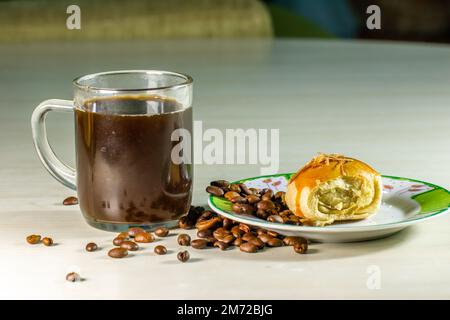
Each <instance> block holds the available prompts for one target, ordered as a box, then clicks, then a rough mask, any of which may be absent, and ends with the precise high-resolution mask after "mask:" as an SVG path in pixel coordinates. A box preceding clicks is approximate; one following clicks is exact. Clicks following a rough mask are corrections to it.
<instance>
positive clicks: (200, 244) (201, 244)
mask: <svg viewBox="0 0 450 320" xmlns="http://www.w3.org/2000/svg"><path fill="white" fill-rule="evenodd" d="M207 244H208V242H207V241H206V240H205V239H195V240H192V241H191V247H192V248H194V249H204V248H206V245H207Z"/></svg>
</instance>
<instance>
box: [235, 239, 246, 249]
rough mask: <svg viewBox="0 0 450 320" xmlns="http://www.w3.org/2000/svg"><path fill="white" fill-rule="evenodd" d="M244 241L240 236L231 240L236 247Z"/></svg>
mask: <svg viewBox="0 0 450 320" xmlns="http://www.w3.org/2000/svg"><path fill="white" fill-rule="evenodd" d="M244 242H245V241H244V240H242V238H236V239H234V241H233V244H234V245H235V246H237V247H239V246H240V245H241V244H243V243H244Z"/></svg>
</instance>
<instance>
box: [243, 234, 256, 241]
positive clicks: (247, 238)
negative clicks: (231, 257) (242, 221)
mask: <svg viewBox="0 0 450 320" xmlns="http://www.w3.org/2000/svg"><path fill="white" fill-rule="evenodd" d="M253 238H256V236H255V235H254V234H253V233H251V232H247V233H245V234H244V235H243V236H242V240H244V241H250V239H253Z"/></svg>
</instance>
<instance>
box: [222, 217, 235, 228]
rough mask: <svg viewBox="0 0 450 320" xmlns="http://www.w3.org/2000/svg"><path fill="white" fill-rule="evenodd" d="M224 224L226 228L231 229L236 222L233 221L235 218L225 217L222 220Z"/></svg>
mask: <svg viewBox="0 0 450 320" xmlns="http://www.w3.org/2000/svg"><path fill="white" fill-rule="evenodd" d="M222 225H223V228H224V229H227V230H230V229H231V228H232V227H233V225H234V223H233V220H231V219H228V218H224V219H223V220H222Z"/></svg>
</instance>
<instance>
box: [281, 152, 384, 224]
mask: <svg viewBox="0 0 450 320" xmlns="http://www.w3.org/2000/svg"><path fill="white" fill-rule="evenodd" d="M380 202H381V178H380V174H379V173H378V172H377V171H375V170H374V169H373V168H372V167H370V166H369V165H367V164H366V163H364V162H362V161H359V160H357V159H353V158H349V157H345V156H342V155H339V154H319V155H318V156H316V157H314V158H313V159H312V160H311V161H310V162H308V163H307V164H306V165H305V166H304V167H303V168H301V169H300V170H299V171H298V172H297V173H295V174H294V175H293V176H292V177H291V179H290V180H289V184H288V188H287V192H286V203H287V205H288V207H289V209H290V210H291V211H293V212H294V213H295V214H296V215H297V216H299V217H302V218H303V219H304V222H305V223H308V224H314V225H326V224H330V223H332V222H334V221H338V220H354V219H363V218H365V217H368V216H369V215H371V214H373V213H374V212H375V211H376V210H378V208H379V205H380Z"/></svg>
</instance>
